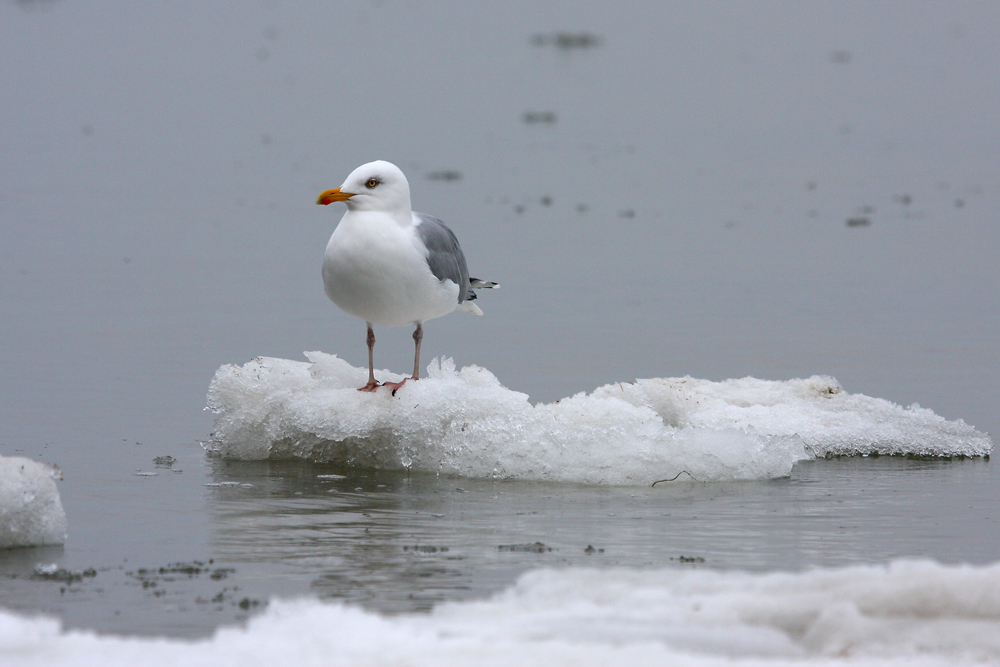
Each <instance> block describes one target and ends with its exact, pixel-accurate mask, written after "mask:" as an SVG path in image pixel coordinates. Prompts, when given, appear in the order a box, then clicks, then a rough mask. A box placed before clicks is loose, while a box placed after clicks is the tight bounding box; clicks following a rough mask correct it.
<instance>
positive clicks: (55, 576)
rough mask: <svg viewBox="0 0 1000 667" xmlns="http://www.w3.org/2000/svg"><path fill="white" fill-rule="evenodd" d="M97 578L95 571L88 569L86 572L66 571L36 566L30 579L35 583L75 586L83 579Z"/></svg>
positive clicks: (55, 567) (54, 566)
mask: <svg viewBox="0 0 1000 667" xmlns="http://www.w3.org/2000/svg"><path fill="white" fill-rule="evenodd" d="M96 576H97V570H95V569H94V568H92V567H90V568H87V569H86V570H67V569H66V568H63V567H57V566H56V565H55V564H52V565H36V566H35V571H34V572H33V573H32V575H31V578H32V579H33V580H35V581H60V582H62V583H65V584H75V583H78V582H81V581H83V580H84V579H92V578H94V577H96Z"/></svg>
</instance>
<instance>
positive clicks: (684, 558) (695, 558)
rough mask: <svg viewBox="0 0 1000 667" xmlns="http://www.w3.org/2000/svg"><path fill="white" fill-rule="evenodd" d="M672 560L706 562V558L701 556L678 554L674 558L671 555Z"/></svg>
mask: <svg viewBox="0 0 1000 667" xmlns="http://www.w3.org/2000/svg"><path fill="white" fill-rule="evenodd" d="M670 560H676V561H677V562H678V563H704V562H705V559H704V558H702V557H701V556H678V557H677V558H674V557H673V556H671V557H670Z"/></svg>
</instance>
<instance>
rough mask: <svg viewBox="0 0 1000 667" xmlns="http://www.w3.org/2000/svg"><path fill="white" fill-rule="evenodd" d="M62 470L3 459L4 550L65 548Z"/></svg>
mask: <svg viewBox="0 0 1000 667" xmlns="http://www.w3.org/2000/svg"><path fill="white" fill-rule="evenodd" d="M61 478H62V476H61V475H60V473H59V471H58V469H56V468H53V467H52V466H50V465H46V464H44V463H38V462H37V461H32V460H31V459H26V458H23V457H20V456H0V549H6V548H10V547H31V546H40V545H43V544H62V543H63V542H65V541H66V513H65V512H64V511H63V507H62V503H61V502H60V500H59V489H57V488H56V481H55V480H56V479H61Z"/></svg>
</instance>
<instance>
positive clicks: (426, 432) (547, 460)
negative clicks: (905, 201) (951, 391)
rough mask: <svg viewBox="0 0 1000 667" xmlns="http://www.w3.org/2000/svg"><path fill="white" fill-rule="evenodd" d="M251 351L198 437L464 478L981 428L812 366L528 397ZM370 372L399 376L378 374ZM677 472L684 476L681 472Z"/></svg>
mask: <svg viewBox="0 0 1000 667" xmlns="http://www.w3.org/2000/svg"><path fill="white" fill-rule="evenodd" d="M306 357H307V358H308V359H309V362H299V361H290V360H286V359H273V358H265V357H260V358H257V359H254V360H252V361H250V362H249V363H247V364H244V365H242V366H237V365H225V366H223V367H221V368H220V369H219V370H218V371H217V372H216V374H215V377H214V378H213V380H212V383H211V386H210V388H209V392H208V406H209V408H210V409H211V410H213V411H215V412H216V413H217V418H216V423H215V430H214V432H213V436H212V440H211V441H210V442H209V443H208V445H207V446H208V449H209V450H210V451H212V452H214V453H215V454H218V455H220V456H223V457H227V458H233V459H244V460H258V459H268V458H270V459H286V458H297V459H305V460H311V461H323V462H332V463H336V464H341V465H345V466H357V467H367V468H382V469H393V470H404V469H405V470H413V471H421V472H433V473H440V474H448V475H461V476H467V477H493V478H518V479H534V480H548V481H562V482H578V483H587V484H616V485H633V484H651V483H653V482H655V481H657V480H662V479H669V478H672V477H674V476H676V475H679V474H680V475H681V476H682V478H684V479H687V478H692V479H696V480H700V481H717V480H743V479H767V478H774V477H782V476H787V475H788V474H789V473H790V472H791V469H792V466H793V465H794V464H795V463H796V462H797V461H800V460H803V459H807V458H812V457H823V456H833V455H870V454H895V455H916V456H935V457H951V456H984V455H988V454H989V453H990V451H991V450H992V443H991V441H990V438H989V436H988V435H987V434H985V433H981V432H978V431H976V430H975V429H974V428H973V427H971V426H969V425H967V424H965V423H964V422H962V421H961V420H959V421H948V420H945V419H943V418H942V417H940V416H938V415H936V414H934V413H933V412H931V411H930V410H927V409H923V408H920V407H919V406H911V407H909V408H903V407H901V406H899V405H895V404H893V403H891V402H889V401H886V400H883V399H878V398H871V397H868V396H864V395H862V394H851V393H848V392H846V391H844V390H843V389H842V388H841V386H840V385H839V383H838V382H837V381H836V380H835V379H833V378H831V377H825V376H813V377H811V378H807V379H797V380H788V381H769V380H758V379H754V378H743V379H740V380H727V381H724V382H711V381H708V380H697V379H694V378H690V377H686V378H655V379H648V380H637V381H636V382H634V383H616V384H610V385H605V386H603V387H599V388H598V389H596V390H594V391H593V392H591V393H590V394H586V393H579V394H576V395H575V396H572V397H569V398H565V399H562V400H560V401H556V402H555V403H539V404H537V405H532V404H531V403H530V402H529V401H528V396H527V395H526V394H523V393H520V392H517V391H512V390H510V389H507V388H506V387H504V386H503V385H501V384H500V382H499V381H498V380H497V378H496V377H495V376H494V375H493V374H492V373H490V372H489V371H488V370H486V369H484V368H480V367H477V366H467V367H464V368H462V369H461V370H456V369H455V366H454V363H453V362H452V361H451V360H450V359H445V360H443V361H441V360H437V359H435V360H434V361H433V362H432V363H431V365H430V366H429V368H428V377H427V378H425V379H422V380H421V381H419V382H412V383H407V384H406V385H404V387H403V388H402V389H401V390H400V391H399V392H397V394H396V395H395V396H393V395H392V394H391V392H390V391H389V390H387V389H386V390H379V391H377V392H375V393H364V392H358V391H356V388H357V387H359V386H361V385H363V384H364V383H365V381H366V379H367V371H366V370H365V369H362V368H356V367H354V366H351V365H350V364H348V363H347V362H345V361H343V360H341V359H339V358H337V357H336V356H333V355H328V354H324V353H321V352H307V353H306ZM379 375H380V377H381V378H383V379H385V378H389V379H393V380H399V379H401V376H399V375H394V374H392V373H389V372H387V371H382V372H381V373H380V374H379ZM684 473H686V474H684Z"/></svg>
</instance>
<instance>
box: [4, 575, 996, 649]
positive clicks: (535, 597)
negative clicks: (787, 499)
mask: <svg viewBox="0 0 1000 667" xmlns="http://www.w3.org/2000/svg"><path fill="white" fill-rule="evenodd" d="M0 655H3V661H2V662H3V664H4V665H11V666H12V667H14V666H21V665H23V666H25V667H27V666H29V665H30V666H34V665H45V666H46V667H51V666H53V665H67V666H70V665H102V666H105V665H109V666H118V665H122V666H124V665H129V666H132V665H137V664H142V665H150V666H157V665H164V666H166V665H171V666H172V665H218V666H222V665H279V664H280V665H286V664H287V665H420V666H423V665H435V666H442V667H452V666H459V665H461V666H462V667H466V666H468V665H508V664H517V665H519V666H522V665H523V666H526V667H531V666H535V665H537V666H541V665H545V666H546V667H563V666H565V667H570V666H572V667H587V666H589V665H642V666H645V665H650V666H652V665H715V666H722V665H746V664H753V665H785V666H786V667H794V666H796V665H802V666H803V667H805V666H807V665H812V666H815V665H880V666H882V667H896V666H897V665H898V666H900V667H902V666H909V667H912V666H913V665H935V666H941V667H944V666H947V665H963V664H970V665H971V664H977V665H987V664H994V665H995V664H998V662H1000V565H997V564H994V565H989V566H979V567H973V566H968V565H960V566H946V565H940V564H937V563H932V562H912V561H895V562H892V563H890V564H888V565H881V566H855V567H848V568H841V569H822V570H812V571H806V572H795V573H785V572H776V573H769V574H748V573H744V572H725V571H721V572H720V571H713V570H700V569H693V570H692V569H688V568H683V569H682V568H668V569H642V570H631V569H600V570H598V569H585V568H559V569H558V570H546V569H542V570H535V571H532V572H529V573H527V574H525V575H523V576H522V577H521V578H520V580H519V581H518V582H517V583H516V584H515V585H514V586H512V587H511V588H509V589H507V590H505V591H503V592H501V593H498V594H497V595H494V596H492V597H491V598H489V599H486V600H477V601H466V602H452V603H443V604H440V605H438V606H437V607H435V609H434V610H433V612H432V613H430V614H424V613H419V614H402V615H398V616H391V617H386V616H383V615H380V614H377V613H375V612H369V611H365V610H363V609H360V608H357V607H350V606H346V605H343V604H339V603H330V602H321V601H319V600H310V599H298V600H291V601H283V600H272V601H271V602H270V604H268V606H267V609H266V610H265V611H263V612H262V613H260V614H259V615H257V616H255V617H254V618H251V619H250V620H249V622H247V624H246V626H245V627H223V628H220V629H219V630H217V631H216V633H215V635H214V636H213V637H211V638H209V639H202V640H196V641H190V640H181V639H164V638H151V637H115V636H100V635H97V634H96V633H94V632H92V631H87V630H73V631H69V630H63V629H61V628H60V624H59V622H58V621H56V620H53V619H50V618H44V617H42V618H26V617H23V616H19V615H15V614H13V613H10V612H6V611H3V610H0Z"/></svg>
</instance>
